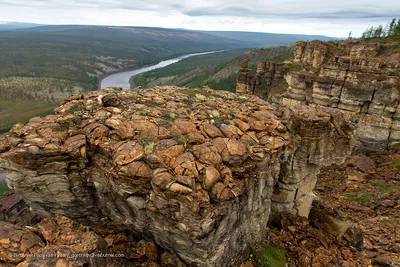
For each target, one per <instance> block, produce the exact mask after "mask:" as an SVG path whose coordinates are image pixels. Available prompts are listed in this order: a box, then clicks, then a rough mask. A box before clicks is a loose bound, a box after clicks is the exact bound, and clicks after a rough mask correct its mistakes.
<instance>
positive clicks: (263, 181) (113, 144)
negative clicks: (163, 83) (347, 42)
mask: <svg viewBox="0 0 400 267" xmlns="http://www.w3.org/2000/svg"><path fill="white" fill-rule="evenodd" d="M56 113H57V114H56V115H48V116H46V117H44V118H32V119H31V120H30V122H29V123H28V124H26V125H16V126H15V127H14V128H13V129H12V130H11V134H10V136H8V137H7V138H6V140H4V141H3V142H2V144H1V147H0V151H3V154H1V159H2V161H1V164H2V165H1V166H2V168H4V169H6V170H7V172H8V174H7V182H8V184H9V186H10V187H11V188H13V189H14V190H15V192H17V193H18V194H19V195H21V196H22V197H23V199H24V201H25V202H27V203H28V204H29V205H30V206H31V207H32V208H33V209H34V210H35V211H36V212H37V213H38V214H40V215H42V216H46V215H49V214H63V215H65V216H67V217H69V218H72V219H75V220H77V221H79V222H82V223H85V224H93V223H95V222H98V221H102V220H111V221H112V222H114V223H117V224H120V225H124V226H126V227H129V228H130V229H132V230H133V231H134V232H135V233H136V234H137V235H139V236H142V237H143V238H146V239H149V240H154V241H155V242H156V243H157V244H158V245H160V246H161V247H163V248H165V249H167V250H169V251H170V252H171V253H172V254H175V255H177V256H178V257H179V258H180V259H181V260H183V261H184V262H186V263H187V264H189V265H191V266H226V265H229V264H231V263H232V262H233V261H234V260H235V256H236V255H238V254H239V253H241V252H243V251H245V250H246V249H247V248H248V247H249V246H250V245H252V244H254V243H256V242H258V241H260V240H261V239H262V237H263V235H264V234H265V231H267V227H266V225H267V222H268V220H269V218H270V213H271V207H272V210H273V211H274V212H281V211H289V212H291V213H293V214H299V215H302V216H308V212H309V209H310V205H311V201H312V199H313V194H312V190H313V188H314V185H315V180H316V174H317V173H318V171H319V168H320V167H321V166H323V165H328V164H331V163H340V162H341V161H343V160H344V159H345V157H346V156H347V155H348V154H349V153H350V152H351V150H352V142H353V139H352V129H351V127H350V125H349V124H348V123H347V122H346V121H345V120H344V119H343V117H342V116H341V114H340V113H339V112H337V111H335V110H334V109H329V108H325V109H323V110H322V109H318V108H313V107H307V106H296V107H292V108H290V109H287V110H286V111H285V112H284V116H282V118H280V116H277V114H280V113H278V112H277V111H276V110H275V109H274V108H272V107H271V106H270V105H269V104H268V103H267V102H265V101H263V100H261V99H260V98H258V97H256V96H252V95H250V96H244V95H241V96H239V95H237V94H233V93H230V92H225V91H213V90H210V89H207V90H189V89H182V88H177V87H157V88H153V89H149V90H143V91H142V90H136V91H132V90H120V89H113V88H108V89H105V90H102V91H96V92H91V93H87V94H79V95H75V96H73V97H70V98H68V99H66V100H65V101H64V103H63V104H62V106H61V107H59V108H57V109H56Z"/></svg>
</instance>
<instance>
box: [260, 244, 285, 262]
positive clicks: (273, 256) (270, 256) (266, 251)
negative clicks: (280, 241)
mask: <svg viewBox="0 0 400 267" xmlns="http://www.w3.org/2000/svg"><path fill="white" fill-rule="evenodd" d="M254 256H255V260H254V261H255V263H256V264H257V266H259V267H285V266H286V265H287V263H288V262H287V259H286V255H285V250H284V249H283V248H282V247H281V246H279V245H266V246H264V247H262V248H261V249H260V250H259V251H257V252H256V253H255V254H254Z"/></svg>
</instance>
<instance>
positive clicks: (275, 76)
mask: <svg viewBox="0 0 400 267" xmlns="http://www.w3.org/2000/svg"><path fill="white" fill-rule="evenodd" d="M287 71H288V67H287V66H285V64H283V63H277V62H271V61H263V62H260V63H258V64H257V72H256V75H255V76H254V75H253V73H252V72H251V70H250V69H249V68H248V61H247V60H244V61H243V63H242V68H241V69H240V71H239V74H238V78H237V81H236V92H237V93H248V94H254V95H257V96H260V97H262V98H268V96H269V95H270V91H271V88H272V87H274V86H277V85H279V84H280V83H281V82H282V81H284V79H283V78H284V75H285V74H286V73H287Z"/></svg>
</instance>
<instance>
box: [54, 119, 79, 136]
mask: <svg viewBox="0 0 400 267" xmlns="http://www.w3.org/2000/svg"><path fill="white" fill-rule="evenodd" d="M81 121H82V119H81V118H80V117H73V118H68V119H65V120H60V121H58V124H59V125H58V126H55V127H53V128H52V130H53V131H55V132H63V131H67V130H68V129H69V127H72V126H75V125H77V124H80V123H81Z"/></svg>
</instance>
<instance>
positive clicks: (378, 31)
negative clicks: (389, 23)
mask: <svg viewBox="0 0 400 267" xmlns="http://www.w3.org/2000/svg"><path fill="white" fill-rule="evenodd" d="M382 32H383V27H382V25H379V26H378V27H376V28H375V31H374V38H379V37H381V36H382Z"/></svg>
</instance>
